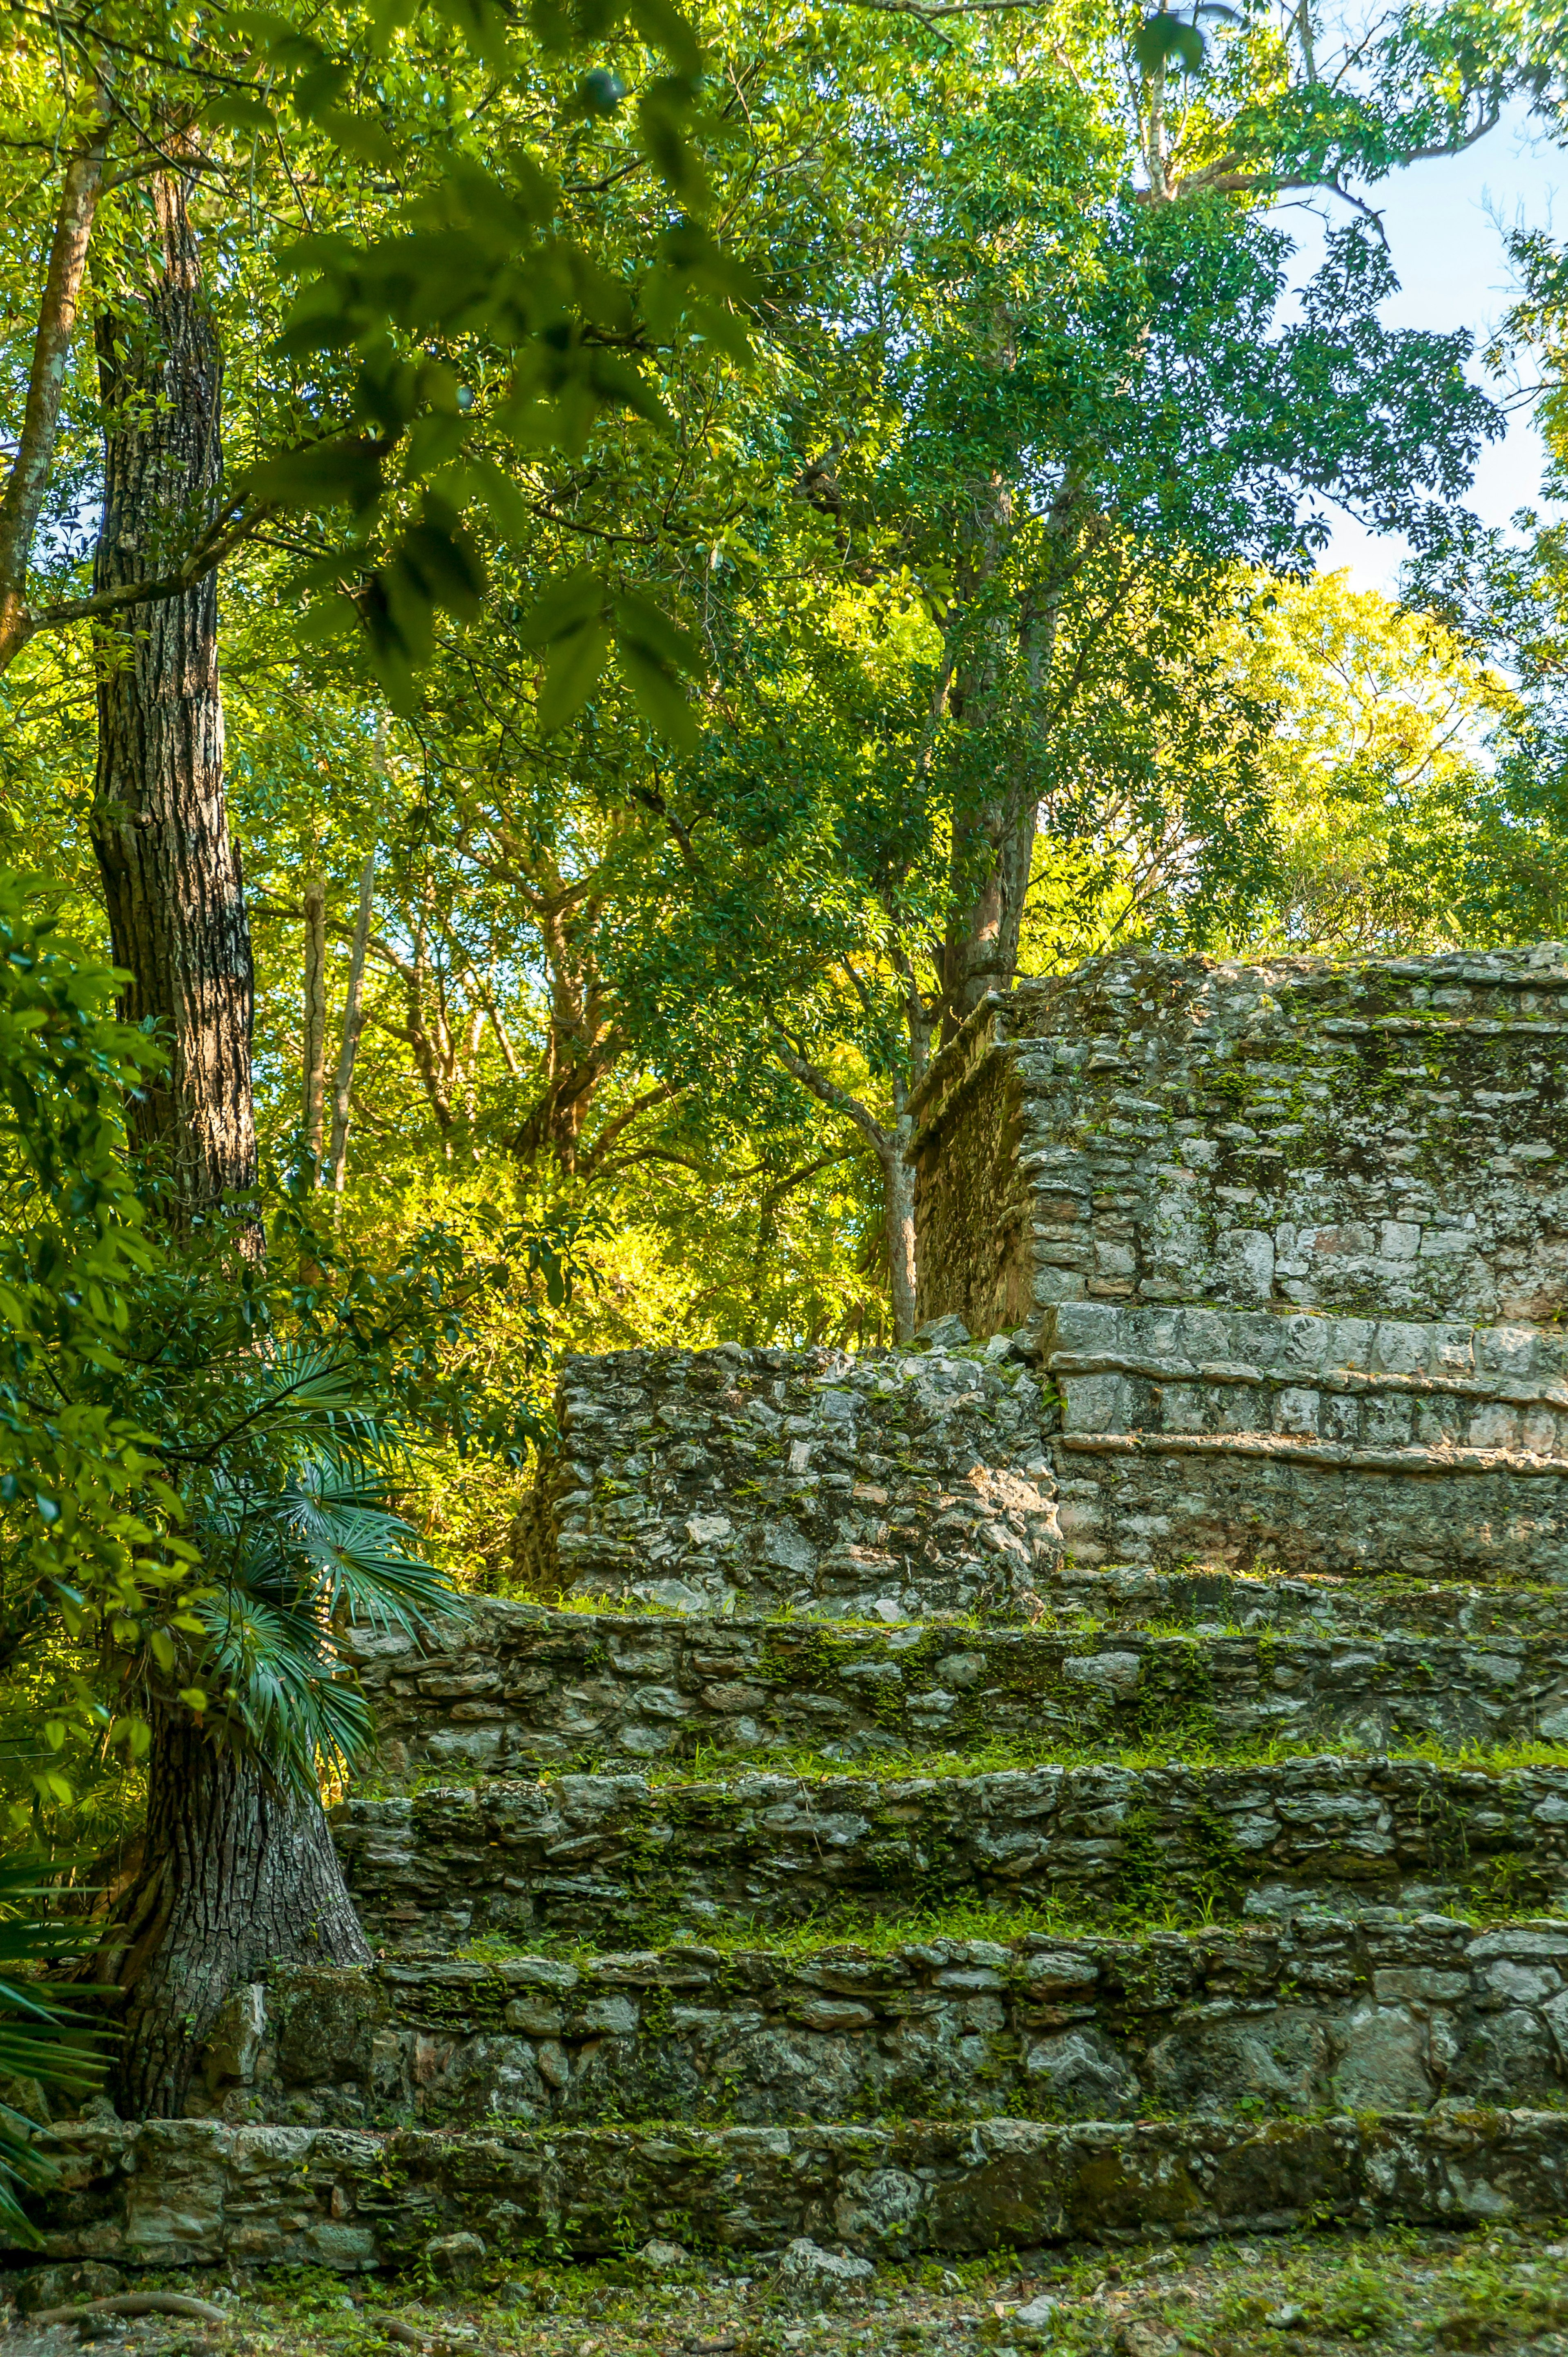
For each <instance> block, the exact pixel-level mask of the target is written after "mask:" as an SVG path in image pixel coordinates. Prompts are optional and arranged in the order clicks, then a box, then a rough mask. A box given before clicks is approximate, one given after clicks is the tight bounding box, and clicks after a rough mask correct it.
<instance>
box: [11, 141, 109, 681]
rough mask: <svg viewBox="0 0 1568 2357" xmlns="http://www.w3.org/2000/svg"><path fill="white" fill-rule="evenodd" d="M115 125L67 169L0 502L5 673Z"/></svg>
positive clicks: (20, 619)
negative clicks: (22, 405)
mask: <svg viewBox="0 0 1568 2357" xmlns="http://www.w3.org/2000/svg"><path fill="white" fill-rule="evenodd" d="M108 140H109V126H108V124H107V121H106V120H105V119H104V116H103V113H102V107H100V109H99V113H98V119H97V121H96V123H95V124H94V125H93V127H92V129H91V131H90V132H89V133H88V135H87V136H86V137H85V138H84V139H83V141H82V143H81V145H80V146H79V147H78V148H77V150H76V152H75V153H74V155H72V156H71V157H70V162H69V163H68V164H67V166H66V167H65V179H64V182H63V184H62V186H61V188H60V199H59V210H57V212H56V214H55V228H54V238H53V241H52V242H51V244H50V247H49V260H48V270H47V272H46V274H45V276H44V291H43V297H42V300H41V301H40V303H39V306H38V326H37V328H35V329H34V332H33V360H32V368H31V371H30V373H29V375H28V379H27V404H26V407H25V408H24V410H23V413H22V433H21V438H20V440H19V441H18V443H17V445H16V457H15V458H14V459H13V460H12V462H11V471H10V473H9V475H8V476H7V477H6V479H5V497H4V499H3V500H0V671H3V670H5V667H6V665H7V664H8V663H9V662H11V660H12V658H13V657H14V656H15V655H16V654H17V653H19V651H21V649H22V648H23V647H24V646H25V645H26V644H27V640H28V639H29V637H30V636H31V635H32V631H33V630H34V629H35V628H36V627H37V625H36V624H34V623H32V622H30V620H29V619H28V615H27V566H28V565H29V563H30V562H31V559H32V554H33V536H34V534H35V533H36V532H37V531H38V518H39V516H40V515H41V514H42V512H43V505H44V500H45V499H46V497H47V496H48V487H49V476H50V474H51V472H52V471H53V468H54V455H55V444H56V442H57V441H58V439H59V410H60V401H61V398H62V396H63V394H64V392H65V379H66V371H67V369H68V368H69V366H70V343H71V337H72V335H73V334H74V332H75V328H76V309H77V298H78V296H80V294H81V280H82V274H83V272H84V271H85V269H86V267H87V249H88V245H89V242H90V241H91V236H92V223H93V220H94V217H95V215H96V213H97V210H98V199H99V195H100V193H101V191H102V182H103V159H104V156H105V153H106V152H107V147H108Z"/></svg>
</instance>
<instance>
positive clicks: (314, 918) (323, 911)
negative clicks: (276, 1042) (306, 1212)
mask: <svg viewBox="0 0 1568 2357" xmlns="http://www.w3.org/2000/svg"><path fill="white" fill-rule="evenodd" d="M326 1102H327V887H326V886H325V884H324V883H323V882H322V880H321V878H320V877H319V876H316V875H310V876H307V877H306V879H305V1158H306V1162H307V1163H308V1164H309V1166H310V1184H311V1185H312V1186H313V1187H314V1186H315V1184H316V1182H317V1178H318V1177H319V1175H320V1171H321V1133H322V1125H323V1118H324V1109H325V1106H326Z"/></svg>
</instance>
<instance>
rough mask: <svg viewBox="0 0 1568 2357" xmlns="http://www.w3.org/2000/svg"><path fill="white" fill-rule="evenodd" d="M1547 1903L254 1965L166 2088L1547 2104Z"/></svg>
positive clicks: (726, 2112) (225, 2113)
mask: <svg viewBox="0 0 1568 2357" xmlns="http://www.w3.org/2000/svg"><path fill="white" fill-rule="evenodd" d="M1565 2093H1568V1920H1557V1921H1552V1920H1548V1921H1533V1922H1529V1921H1527V1922H1512V1923H1490V1924H1487V1925H1485V1926H1484V1927H1481V1928H1479V1929H1477V1927H1476V1926H1475V1925H1474V1924H1470V1923H1465V1922H1461V1921H1456V1920H1455V1919H1453V1918H1446V1917H1442V1916H1425V1917H1423V1918H1422V1919H1420V1920H1419V1921H1415V1922H1408V1921H1401V1920H1400V1919H1399V1918H1398V1917H1396V1916H1394V1915H1392V1914H1391V1913H1385V1912H1381V1911H1379V1910H1371V1911H1369V1913H1367V1914H1365V1915H1363V1916H1362V1917H1360V1918H1359V1919H1357V1920H1353V1921H1347V1920H1346V1919H1345V1918H1343V1917H1335V1916H1326V1915H1309V1914H1303V1915H1297V1916H1294V1917H1292V1918H1290V1919H1288V1920H1286V1921H1283V1922H1281V1923H1278V1924H1269V1925H1264V1924H1247V1925H1234V1926H1228V1927H1225V1928H1223V1929H1219V1928H1215V1927H1209V1928H1208V1929H1205V1930H1203V1931H1199V1932H1190V1933H1176V1932H1155V1933H1152V1934H1149V1935H1146V1936H1145V1937H1144V1938H1142V1939H1135V1940H1117V1939H1113V1938H1111V1937H1108V1936H1105V1935H1097V1936H1094V1937H1079V1938H1067V1937H1062V1936H1059V1935H1058V1936H1056V1937H1051V1936H1048V1935H1047V1934H1044V1933H1039V1932H1032V1933H1026V1934H1023V1935H1021V1936H1018V1937H1015V1938H1014V1939H1011V1940H1006V1941H999V1940H994V1939H993V1940H975V1939H968V1940H965V1939H955V1938H935V1939H931V1940H927V1941H920V1942H915V1943H902V1944H897V1945H882V1946H866V1945H854V1944H843V1945H838V1946H823V1945H821V1944H819V1945H816V1946H813V1947H811V1948H808V1949H804V1950H802V1951H800V1952H793V1951H790V1950H780V1949H778V1948H773V1949H767V1948H742V1949H733V1950H723V1949H719V1948H714V1947H684V1948H665V1949H661V1950H654V1951H645V1952H641V1953H638V1952H631V1953H626V1952H622V1953H608V1954H597V1955H585V1956H577V1957H574V1958H565V1957H553V1956H513V1957H505V1958H501V1959H499V1960H498V1961H496V1962H495V1963H492V1964H473V1963H460V1962H451V1963H445V1964H435V1963H431V1964H412V1963H411V1964H395V1963H387V1964H381V1965H380V1966H379V1967H377V1968H376V1969H374V1970H372V1971H368V1972H352V1971H339V1970H332V1969H329V1968H326V1967H307V1966H279V1967H277V1968H275V1969H274V1972H273V1974H272V1975H271V1976H270V1979H269V1980H268V1981H267V1983H266V1984H264V1985H262V1984H257V1985H255V1986H252V1987H249V1988H246V1989H243V1990H240V1991H237V1992H236V1993H235V1995H234V1996H233V1997H232V1998H231V2001H230V2005H229V2008H228V2012H227V2014H226V2016H225V2018H224V2019H223V2020H222V2021H221V2022H220V2024H219V2027H218V2029H217V2031H216V2032H215V2034H214V2036H213V2038H212V2039H211V2040H210V2041H209V2045H208V2048H207V2050H206V2054H205V2058H204V2075H203V2080H202V2084H201V2091H200V2093H199V2098H198V2100H197V2101H196V2102H195V2103H194V2104H193V2105H192V2107H191V2108H192V2109H193V2110H197V2111H201V2112H204V2113H207V2114H209V2115H215V2116H220V2117H222V2118H225V2119H229V2120H231V2121H241V2120H270V2121H287V2122H300V2123H306V2124H308V2125H312V2126H348V2127H367V2126H369V2127H389V2126H396V2125H404V2124H408V2125H423V2126H478V2125H482V2124H483V2123H485V2122H486V2121H493V2120H496V2119H504V2120H506V2121H508V2122H510V2123H511V2124H512V2125H514V2126H516V2125H525V2126H593V2125H594V2124H596V2122H598V2121H600V2120H603V2119H607V2118H608V2119H616V2120H682V2121H685V2122H687V2123H693V2122H697V2123H703V2124H706V2125H712V2124H723V2125H727V2126H754V2127H755V2126H805V2125H810V2124H811V2122H812V2121H814V2120H823V2119H829V2120H831V2119H839V2120H844V2119H865V2118H870V2117H877V2116H880V2117H884V2118H886V2117H889V2116H899V2115H902V2116H906V2117H908V2116H912V2115H919V2116H929V2115H932V2114H937V2115H940V2116H942V2117H944V2118H990V2117H994V2116H1002V2117H1007V2118H1013V2119H1018V2118H1027V2117H1036V2118H1046V2119H1053V2118H1054V2119H1058V2120H1062V2119H1098V2120H1115V2119H1130V2118H1133V2117H1142V2116H1147V2115H1151V2114H1152V2115H1161V2114H1167V2115H1171V2114H1188V2113H1200V2114H1204V2115H1208V2114H1214V2115H1228V2114H1229V2115H1234V2114H1236V2113H1237V2112H1238V2111H1239V2110H1240V2112H1242V2113H1244V2114H1253V2115H1255V2114H1256V2113H1258V2112H1260V2111H1262V2112H1263V2113H1271V2114H1279V2115H1285V2114H1291V2113H1294V2114H1302V2113H1308V2112H1321V2111H1336V2110H1340V2111H1353V2112H1361V2111H1367V2110H1374V2111H1388V2110H1398V2111H1405V2110H1408V2111H1424V2110H1427V2109H1430V2107H1431V2106H1432V2105H1433V2104H1435V2103H1438V2102H1448V2103H1454V2102H1461V2103H1466V2104H1531V2105H1536V2106H1550V2105H1552V2104H1562V2103H1563V2101H1564V2098H1565Z"/></svg>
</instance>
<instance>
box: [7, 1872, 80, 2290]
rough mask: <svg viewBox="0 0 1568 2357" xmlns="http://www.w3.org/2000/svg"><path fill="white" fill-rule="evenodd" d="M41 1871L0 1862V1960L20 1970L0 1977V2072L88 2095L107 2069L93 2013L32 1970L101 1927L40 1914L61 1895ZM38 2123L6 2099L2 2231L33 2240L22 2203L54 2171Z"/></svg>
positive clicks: (33, 2230) (77, 1948)
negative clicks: (59, 1996) (60, 1995)
mask: <svg viewBox="0 0 1568 2357" xmlns="http://www.w3.org/2000/svg"><path fill="white" fill-rule="evenodd" d="M38 1876H39V1867H38V1860H37V1859H27V1858H21V1859H18V1858H11V1859H6V1860H4V1861H0V1910H5V1911H4V1912H3V1913H0V1959H3V1961H4V1962H5V1964H6V1966H7V1967H9V1968H10V1970H11V1971H12V1972H15V1973H16V1974H17V1975H18V1977H16V1978H10V1977H7V1978H4V1979H0V2074H3V2075H4V2076H5V2078H7V2079H9V2080H12V2081H16V2080H31V2081H33V2082H34V2083H35V2084H36V2085H38V2087H39V2088H45V2087H58V2088H59V2089H61V2090H62V2091H63V2092H65V2093H70V2094H74V2095H81V2094H86V2093H91V2090H92V2089H93V2088H94V2087H95V2086H96V2085H97V2084H99V2083H100V2082H101V2081H102V2076H103V2072H104V2069H105V2067H106V2062H105V2057H104V2055H103V2054H102V2052H101V2051H100V2050H99V2049H98V2045H97V2040H99V2039H100V2038H101V2036H102V2031H101V2030H100V2029H99V2026H98V2024H97V2023H96V2022H95V2021H94V2020H93V2019H91V2018H90V2017H88V2016H86V2015H84V2014H81V2013H80V2012H77V2011H75V2010H74V2009H73V2008H71V2007H68V2006H65V2005H61V2004H59V2002H58V2001H57V2000H56V1999H55V1997H54V1996H53V1995H52V1993H51V1992H50V1991H49V1990H48V1987H47V1985H45V1984H42V1983H40V1982H39V1981H38V1979H37V1978H36V1977H32V1975H36V1974H37V1972H38V1970H39V1969H40V1968H41V1967H42V1966H43V1965H45V1964H50V1963H53V1962H55V1961H56V1960H57V1959H58V1958H59V1957H60V1956H61V1955H64V1954H68V1953H80V1951H81V1949H82V1948H83V1947H85V1946H86V1945H88V1944H89V1943H90V1941H91V1939H92V1938H94V1937H96V1926H94V1925H92V1924H91V1922H90V1921H89V1919H87V1918H86V1917H82V1918H81V1919H80V1920H79V1921H76V1922H70V1921H65V1920H64V1919H62V1918H61V1917H60V1916H59V1915H58V1914H57V1915H51V1914H46V1913H44V1912H42V1911H41V1910H40V1904H39V1902H44V1903H45V1904H47V1903H48V1902H49V1901H51V1900H54V1901H58V1900H59V1890H58V1889H57V1888H56V1887H55V1886H53V1885H51V1884H49V1883H48V1882H42V1881H40V1880H39V1878H38ZM24 1975H26V1977H24ZM40 2126H41V2123H40V2122H38V2121H37V2120H34V2119H32V2118H30V2117H29V2116H28V2115H27V2113H26V2112H24V2111H21V2110H20V2109H18V2108H17V2106H16V2104H11V2103H6V2102H5V2101H3V2100H0V2231H4V2232H5V2233H6V2234H8V2235H9V2237H10V2238H11V2239H12V2241H14V2242H22V2243H28V2244H34V2245H35V2246H36V2245H37V2244H38V2242H39V2241H40V2239H41V2237H40V2236H39V2234H38V2229H37V2228H36V2227H35V2226H34V2225H33V2223H32V2221H31V2220H30V2219H29V2218H28V2216H27V2212H26V2211H25V2210H24V2209H23V2207H22V2195H23V2194H24V2193H27V2192H38V2191H40V2190H43V2189H44V2188H45V2187H47V2186H48V2185H49V2184H51V2183H52V2182H53V2181H54V2178H55V2175H56V2171H55V2168H54V2165H53V2163H52V2162H51V2161H49V2160H48V2159H47V2158H45V2157H44V2155H43V2154H41V2153H40V2152H39V2151H38V2147H37V2144H36V2141H35V2139H36V2138H37V2136H38V2133H39V2130H40Z"/></svg>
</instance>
